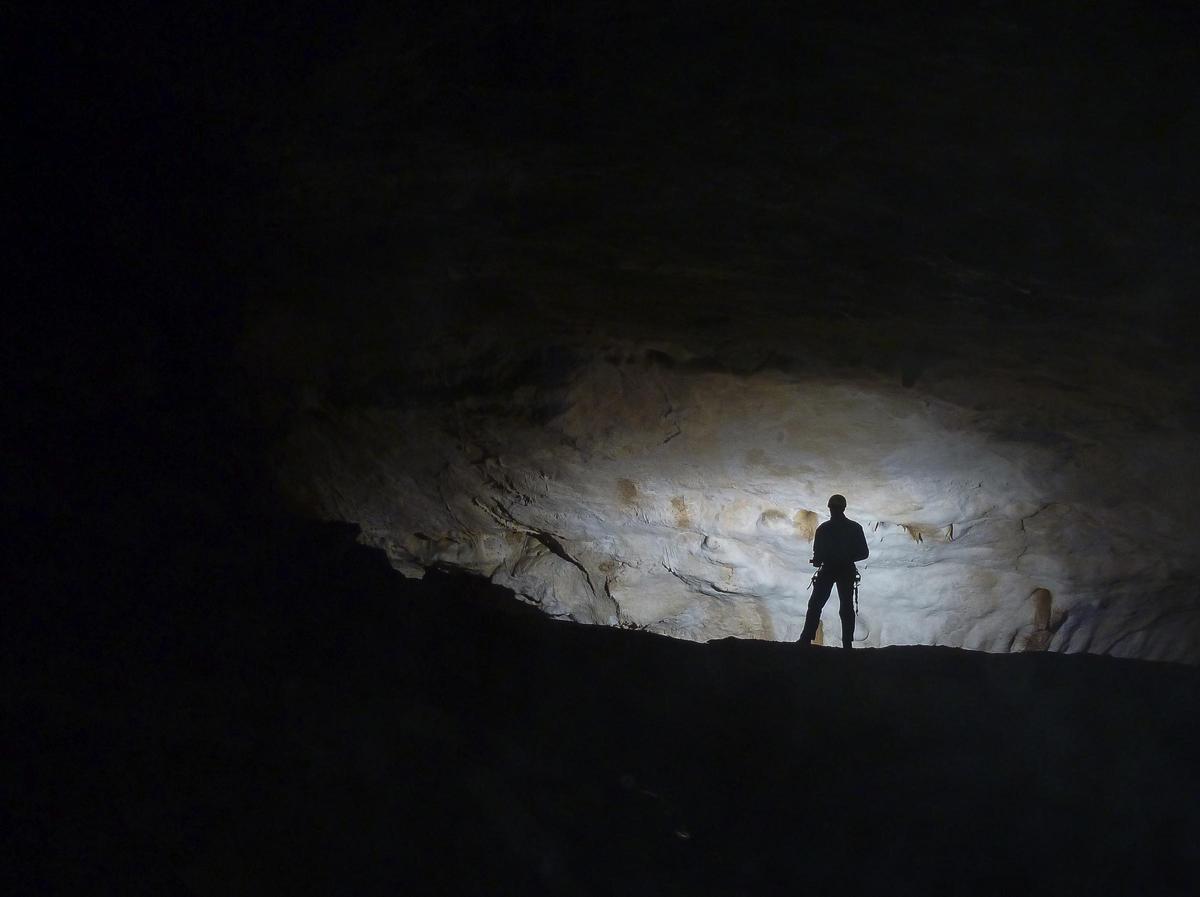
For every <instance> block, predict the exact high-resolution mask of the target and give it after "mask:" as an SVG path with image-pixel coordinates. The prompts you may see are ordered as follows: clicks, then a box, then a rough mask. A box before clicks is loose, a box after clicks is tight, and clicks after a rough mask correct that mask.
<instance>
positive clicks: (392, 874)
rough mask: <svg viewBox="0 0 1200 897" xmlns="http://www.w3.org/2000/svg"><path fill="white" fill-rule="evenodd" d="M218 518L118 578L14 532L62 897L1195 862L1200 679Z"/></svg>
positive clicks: (38, 773)
mask: <svg viewBox="0 0 1200 897" xmlns="http://www.w3.org/2000/svg"><path fill="white" fill-rule="evenodd" d="M216 523H217V525H215V526H213V527H211V528H208V529H204V530H203V531H202V532H196V533H194V536H199V537H201V538H199V539H189V540H187V544H188V545H190V546H191V548H190V549H185V548H183V547H182V546H180V548H179V549H178V550H177V551H176V552H175V553H174V554H170V555H161V554H159V553H158V552H157V551H152V552H146V553H145V554H142V555H138V554H136V553H135V554H127V555H126V556H125V557H123V558H121V559H120V561H121V563H120V571H119V572H115V571H114V570H112V569H110V568H106V567H105V565H106V564H108V563H111V562H113V560H114V559H112V558H110V557H108V556H107V551H103V552H102V551H97V550H89V549H88V548H87V547H84V548H83V549H82V550H78V549H76V550H74V551H73V552H72V563H71V565H70V570H69V571H64V569H63V565H62V564H61V558H60V553H59V552H58V551H51V552H50V553H49V554H45V553H42V552H45V551H46V549H45V547H44V546H42V547H39V546H38V545H34V544H21V545H19V546H18V547H19V548H20V549H21V550H22V553H23V554H24V556H25V562H24V568H25V569H26V571H27V576H28V579H27V584H28V585H29V586H31V587H34V588H37V587H40V588H41V590H42V591H41V599H42V600H41V601H38V602H35V603H31V604H30V605H28V606H27V607H26V608H25V609H23V610H22V611H21V612H20V613H18V614H17V615H15V616H9V617H8V618H7V620H6V626H5V628H6V635H7V636H8V637H9V638H10V639H11V642H10V644H9V645H8V646H7V648H6V652H5V653H6V658H7V661H8V663H9V664H15V669H13V668H10V669H9V671H8V673H9V675H8V676H7V677H6V678H8V681H10V682H13V681H18V682H21V683H22V688H21V689H20V691H19V693H18V692H11V691H10V692H9V697H8V702H7V706H6V707H5V718H6V720H7V721H8V724H9V736H8V750H9V752H10V753H9V756H10V758H11V763H12V765H11V766H10V769H12V771H13V772H14V773H15V775H14V776H13V777H12V778H11V779H10V780H9V784H8V786H7V787H6V794H5V803H6V806H7V807H8V808H9V813H10V826H9V827H8V828H7V830H8V832H9V833H10V835H9V837H10V838H13V839H14V842H15V843H12V844H11V845H10V851H11V852H10V856H13V857H16V858H17V859H18V861H19V867H20V868H21V869H23V870H24V873H25V876H26V878H25V882H26V883H27V884H28V885H32V884H34V883H37V884H38V886H39V891H40V892H42V893H46V892H55V893H76V894H78V893H123V894H135V893H146V894H151V893H154V894H161V893H168V892H170V893H195V894H213V895H218V894H219V895H232V894H265V893H292V894H300V893H311V894H330V893H392V892H395V890H401V889H402V890H407V891H409V892H416V891H421V892H426V893H443V894H481V893H530V894H664V893H679V894H736V893H748V894H749V893H759V894H762V893H781V892H782V889H783V888H785V887H786V888H788V889H796V890H798V891H803V892H812V893H833V892H842V893H890V894H924V893H927V892H928V887H929V882H930V881H933V880H952V881H954V882H956V883H957V884H958V886H960V887H962V888H965V889H968V890H970V892H972V893H978V894H1011V893H1013V892H1014V891H1019V892H1021V893H1027V894H1047V895H1049V894H1056V895H1057V894H1064V893H1132V892H1137V893H1144V894H1176V893H1177V894H1182V893H1186V892H1187V889H1188V888H1189V887H1190V882H1192V881H1194V876H1195V874H1196V872H1197V871H1198V867H1200V856H1198V855H1197V852H1196V845H1197V844H1198V843H1200V837H1198V836H1200V811H1198V810H1197V806H1196V803H1195V800H1194V796H1195V794H1196V788H1197V785H1198V784H1200V763H1198V761H1197V758H1198V757H1200V736H1198V734H1197V732H1196V730H1195V728H1194V727H1193V726H1192V724H1191V719H1190V717H1191V715H1192V714H1191V712H1190V708H1194V707H1195V706H1196V704H1197V700H1198V699H1200V674H1198V672H1197V671H1196V670H1194V669H1191V668H1186V667H1177V666H1170V665H1162V664H1151V663H1140V662H1129V661H1116V660H1111V659H1107V658H1100V657H1094V656H1063V655H1046V654H1031V655H1008V656H997V655H987V654H981V653H972V652H962V651H955V650H951V649H942V648H891V649H884V650H869V651H853V652H845V651H840V650H836V649H819V648H816V649H807V650H805V649H801V648H799V647H798V646H794V645H787V644H775V643H764V642H745V641H737V640H728V641H724V642H716V643H710V644H708V645H700V644H694V643H686V642H679V641H673V640H670V639H665V638H661V637H656V636H652V635H648V634H644V633H630V632H624V631H621V630H617V629H610V628H605V627H581V626H576V625H573V624H568V623H558V622H554V621H552V620H549V619H547V618H545V617H544V616H542V615H541V614H539V613H538V612H536V611H534V610H533V609H531V608H529V607H527V606H525V605H522V604H520V603H518V602H516V601H514V600H513V599H512V597H511V596H510V595H509V594H507V593H505V592H504V591H503V590H500V589H496V588H494V587H491V586H489V585H488V584H486V583H484V582H482V581H481V580H476V579H471V578H464V577H459V576H451V575H447V574H442V573H438V572H436V571H435V572H431V573H430V574H429V576H428V577H427V578H426V580H425V581H423V582H420V583H416V582H411V581H406V580H404V579H402V578H401V577H399V576H398V575H397V574H395V573H394V572H393V571H392V570H391V569H390V568H389V567H388V566H387V564H386V563H385V561H384V559H383V556H382V555H381V554H380V553H378V552H374V551H371V550H367V549H364V548H361V547H359V546H357V545H356V544H355V543H354V540H353V538H354V533H353V532H352V530H351V529H350V528H347V527H338V526H326V525H316V524H305V523H301V522H297V521H289V520H287V519H286V518H274V519H270V518H260V519H242V520H240V521H234V520H221V521H216ZM96 541H98V542H103V540H96ZM201 546H203V547H201ZM105 547H106V548H107V547H109V546H105ZM199 555H202V557H201V556H199ZM14 673H15V674H16V676H17V678H16V679H14V678H13V676H12V674H14ZM50 884H53V885H56V886H57V887H47V885H50Z"/></svg>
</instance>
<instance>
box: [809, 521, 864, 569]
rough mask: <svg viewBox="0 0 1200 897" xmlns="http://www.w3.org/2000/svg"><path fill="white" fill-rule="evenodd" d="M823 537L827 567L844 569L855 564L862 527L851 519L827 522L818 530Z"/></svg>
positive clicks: (823, 555)
mask: <svg viewBox="0 0 1200 897" xmlns="http://www.w3.org/2000/svg"><path fill="white" fill-rule="evenodd" d="M817 535H818V536H819V537H821V548H822V552H821V553H822V557H823V560H824V563H825V565H826V566H829V567H843V566H852V565H853V564H854V560H855V555H856V554H857V553H858V550H859V547H860V545H859V542H860V541H861V539H862V538H863V537H862V527H861V526H859V525H858V524H857V523H855V522H854V521H853V520H851V519H850V518H849V517H841V518H834V519H833V520H826V521H825V522H824V523H822V524H821V525H820V526H819V527H818V528H817Z"/></svg>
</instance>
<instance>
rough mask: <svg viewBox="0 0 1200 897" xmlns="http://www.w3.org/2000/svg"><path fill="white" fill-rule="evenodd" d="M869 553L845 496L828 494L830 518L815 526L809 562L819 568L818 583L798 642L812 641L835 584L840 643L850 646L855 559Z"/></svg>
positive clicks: (814, 588) (865, 539) (852, 625)
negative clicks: (840, 629) (851, 517)
mask: <svg viewBox="0 0 1200 897" xmlns="http://www.w3.org/2000/svg"><path fill="white" fill-rule="evenodd" d="M870 553H871V552H870V550H869V549H868V548H867V537H866V535H864V534H863V528H862V527H861V526H860V525H859V524H857V523H855V522H854V521H853V520H851V519H850V518H849V517H847V516H846V498H845V496H842V495H831V496H829V519H828V520H826V521H825V522H824V523H822V524H821V525H820V526H818V527H817V535H816V538H815V539H813V556H812V563H813V566H815V567H817V568H818V569H817V581H816V582H817V584H816V585H815V586H814V587H813V594H812V598H810V599H809V602H808V616H807V617H805V618H804V631H803V632H802V633H800V644H802V645H810V644H812V640H813V638H814V637H816V634H817V624H818V623H820V622H821V611H822V610H823V609H824V607H825V602H826V601H828V600H829V593H830V592H831V591H833V587H834V584H835V583H836V585H837V590H838V601H840V602H841V608H840V615H841V618H842V646H843V647H846V648H849V647H851V645H852V644H853V642H854V577H855V576H857V575H858V568H857V567H855V566H854V562H855V561H861V560H863V559H864V558H866V557H867V555H869V554H870Z"/></svg>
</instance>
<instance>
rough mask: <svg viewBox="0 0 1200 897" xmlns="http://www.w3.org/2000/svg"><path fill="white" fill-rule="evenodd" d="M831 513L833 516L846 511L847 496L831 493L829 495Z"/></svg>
mask: <svg viewBox="0 0 1200 897" xmlns="http://www.w3.org/2000/svg"><path fill="white" fill-rule="evenodd" d="M829 513H830V514H832V515H833V516H835V517H836V516H837V515H839V514H845V513H846V496H844V495H831V496H829Z"/></svg>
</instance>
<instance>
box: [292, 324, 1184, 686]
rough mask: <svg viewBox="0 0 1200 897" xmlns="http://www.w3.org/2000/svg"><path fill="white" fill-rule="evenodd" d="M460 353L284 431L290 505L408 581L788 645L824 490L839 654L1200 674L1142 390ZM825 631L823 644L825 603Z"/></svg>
mask: <svg viewBox="0 0 1200 897" xmlns="http://www.w3.org/2000/svg"><path fill="white" fill-rule="evenodd" d="M439 351H440V352H442V353H443V354H442V355H438V354H437V353H438V352H439ZM457 351H458V352H459V353H460V357H459V360H458V363H457V364H455V363H452V362H451V361H447V358H446V357H445V354H444V353H445V352H446V350H445V349H441V350H430V353H429V354H426V355H422V354H421V352H420V351H419V350H417V349H411V348H410V349H408V350H406V351H405V352H403V353H399V354H398V355H397V357H400V356H402V357H403V362H402V363H399V364H398V365H397V363H396V362H392V363H391V367H390V368H389V367H388V366H387V365H383V367H382V368H381V370H376V371H374V372H372V374H371V375H370V376H369V377H366V376H364V377H361V378H360V384H361V386H360V388H358V389H357V390H345V389H343V390H340V391H339V390H334V389H331V388H328V384H326V385H325V387H321V386H319V385H316V386H314V385H312V384H311V383H310V384H309V386H308V387H306V391H305V392H304V395H305V399H304V401H303V403H301V404H302V406H303V407H299V408H296V409H293V410H292V411H291V412H290V413H289V416H288V426H287V431H288V436H287V438H286V440H285V442H284V453H283V454H284V462H283V465H282V467H281V471H280V476H281V480H282V483H283V486H284V488H285V489H286V490H287V491H288V492H289V493H290V494H291V495H292V496H293V497H294V498H295V499H296V500H297V501H298V502H299V503H300V504H301V505H302V506H303V507H304V508H305V509H306V510H308V511H309V512H312V513H315V514H317V515H319V516H322V517H326V518H331V519H337V520H344V521H351V522H353V523H356V524H358V525H359V526H360V527H361V529H362V540H363V541H364V542H366V543H368V544H370V545H374V546H378V547H380V548H382V549H384V550H385V551H386V552H387V554H388V557H389V558H390V559H391V562H392V564H393V565H394V566H395V567H396V568H397V569H398V570H400V571H401V572H403V573H405V574H406V575H411V576H420V575H422V573H423V571H424V569H426V568H428V567H430V566H432V565H442V566H447V567H452V568H456V569H461V570H466V571H471V572H474V573H478V574H481V575H483V576H487V577H489V578H490V579H492V580H493V581H495V582H497V583H499V584H502V585H504V586H508V587H510V588H512V589H513V590H514V591H515V592H516V593H517V594H518V595H520V596H521V597H522V598H524V599H525V600H527V601H529V602H532V603H534V604H536V605H538V606H539V607H540V608H542V609H543V610H544V611H545V612H546V613H548V614H551V615H554V616H559V617H563V618H569V619H573V620H577V621H581V622H586V623H597V624H605V625H613V626H625V627H636V628H644V629H648V630H650V631H653V632H658V633H664V634H667V635H671V636H676V637H681V638H688V639H697V640H707V639H713V638H721V637H724V636H739V637H752V638H763V639H776V640H792V639H795V638H797V637H798V636H799V634H800V630H801V627H802V624H803V619H804V613H805V608H806V601H807V598H808V594H809V593H808V591H807V586H808V582H809V578H810V576H811V573H812V568H811V566H810V565H809V563H808V560H809V557H810V554H811V540H812V535H813V531H814V529H815V527H816V525H817V524H818V523H819V522H821V521H822V520H824V519H826V518H827V511H826V509H825V503H826V499H827V497H828V496H829V494H831V493H833V492H840V493H843V494H845V495H846V496H847V497H848V499H849V508H848V514H849V516H850V517H851V518H853V519H855V520H858V521H859V522H860V523H862V524H863V526H864V528H865V529H866V533H867V539H868V544H869V546H870V550H871V557H870V558H869V560H867V561H866V562H864V563H862V564H861V565H860V567H861V569H862V572H863V583H862V592H861V612H860V615H859V617H858V622H857V626H856V630H855V635H854V639H855V644H856V645H857V646H864V647H867V646H885V645H892V644H914V643H917V644H939V645H952V646H961V647H966V648H972V649H981V650H986V651H1000V652H1004V651H1021V650H1054V651H1092V652H1102V653H1110V654H1113V655H1118V656H1133V657H1143V658H1154V659H1169V660H1183V661H1190V662H1196V661H1197V660H1200V606H1198V602H1197V585H1196V584H1197V582H1198V579H1197V572H1198V571H1197V563H1198V561H1197V557H1198V555H1197V550H1196V549H1197V535H1196V534H1197V526H1198V525H1200V513H1198V511H1197V504H1196V500H1195V496H1196V495H1197V494H1200V493H1198V492H1197V490H1196V485H1197V478H1198V475H1197V472H1196V466H1195V464H1194V459H1195V458H1197V457H1200V451H1198V449H1200V444H1198V441H1197V438H1196V436H1195V434H1194V433H1193V432H1192V431H1191V430H1190V429H1188V428H1187V427H1185V426H1182V425H1172V420H1171V419H1170V418H1169V416H1167V415H1166V413H1165V412H1164V413H1162V414H1159V415H1158V416H1157V417H1156V418H1154V419H1153V420H1151V419H1150V418H1148V414H1149V413H1153V412H1154V410H1155V409H1154V407H1153V400H1152V399H1150V398H1147V396H1148V395H1152V394H1154V390H1155V388H1156V387H1155V385H1154V381H1153V379H1152V378H1151V377H1149V375H1147V376H1146V377H1142V378H1139V377H1138V376H1137V375H1136V372H1133V371H1132V370H1131V369H1128V368H1122V369H1120V370H1117V369H1116V368H1114V370H1113V372H1112V376H1111V377H1110V378H1109V379H1107V380H1105V379H1104V378H1103V377H1102V376H1101V375H1100V374H1098V373H1097V371H1096V370H1095V369H1094V368H1093V367H1092V366H1090V365H1084V366H1083V367H1080V365H1081V364H1082V362H1080V361H1079V360H1078V358H1077V359H1076V361H1075V362H1072V363H1066V362H1064V361H1063V360H1062V359H1061V358H1059V359H1058V360H1057V361H1055V362H1053V363H1050V362H1047V363H1045V364H1042V363H1039V362H1037V361H1031V360H1030V359H1028V358H1026V359H1021V360H1018V361H1017V362H1016V363H1012V364H1010V365H1009V366H1007V367H1006V366H1005V365H1003V364H1000V363H996V362H993V363H992V364H991V365H990V366H980V365H979V364H977V359H976V358H975V356H974V354H973V353H972V352H964V353H960V354H959V355H958V356H956V357H954V358H950V359H949V360H943V361H941V362H936V361H930V362H929V363H928V364H925V365H923V367H922V374H921V379H920V382H918V383H917V384H916V385H911V383H910V385H905V383H906V380H908V381H910V380H911V378H907V377H905V376H899V375H897V374H896V373H895V372H887V371H875V370H871V369H870V368H869V367H863V366H859V367H857V368H847V367H844V366H843V367H839V366H837V365H836V364H827V363H823V362H820V361H812V360H809V361H803V362H789V361H788V360H786V359H783V360H778V359H776V361H774V362H770V361H768V362H766V363H761V364H757V365H754V367H755V368H756V369H754V370H742V371H738V370H731V369H729V366H728V365H722V364H720V363H717V362H715V361H714V359H713V358H712V357H711V356H699V355H695V354H692V353H691V352H690V351H689V350H688V349H687V348H686V347H684V346H681V345H676V344H671V343H664V342H661V341H660V342H656V343H653V344H649V343H641V344H639V343H633V342H621V341H607V342H598V341H593V342H592V344H591V345H590V346H588V345H587V344H584V343H579V344H576V345H573V346H569V347H558V348H551V347H549V346H547V345H541V346H532V347H529V348H527V349H525V350H520V349H517V348H513V347H512V346H508V347H500V346H498V345H490V346H487V347H470V346H460V347H459V348H458V349H457ZM1034 354H1035V356H1037V357H1043V358H1045V357H1049V356H1048V355H1045V354H1040V355H1039V353H1038V352H1035V353H1034ZM1072 377H1086V378H1088V379H1087V381H1086V382H1087V389H1083V388H1081V387H1080V386H1079V384H1078V383H1077V382H1073V381H1072ZM1098 377H1099V378H1100V379H1097V378H1098ZM1176 423H1178V422H1176ZM823 622H824V631H825V633H826V642H827V643H836V642H837V641H838V634H840V625H841V624H840V622H839V620H838V617H837V600H836V596H835V597H834V598H833V599H831V601H830V602H829V604H828V605H827V607H826V610H825V615H824V621H823Z"/></svg>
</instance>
